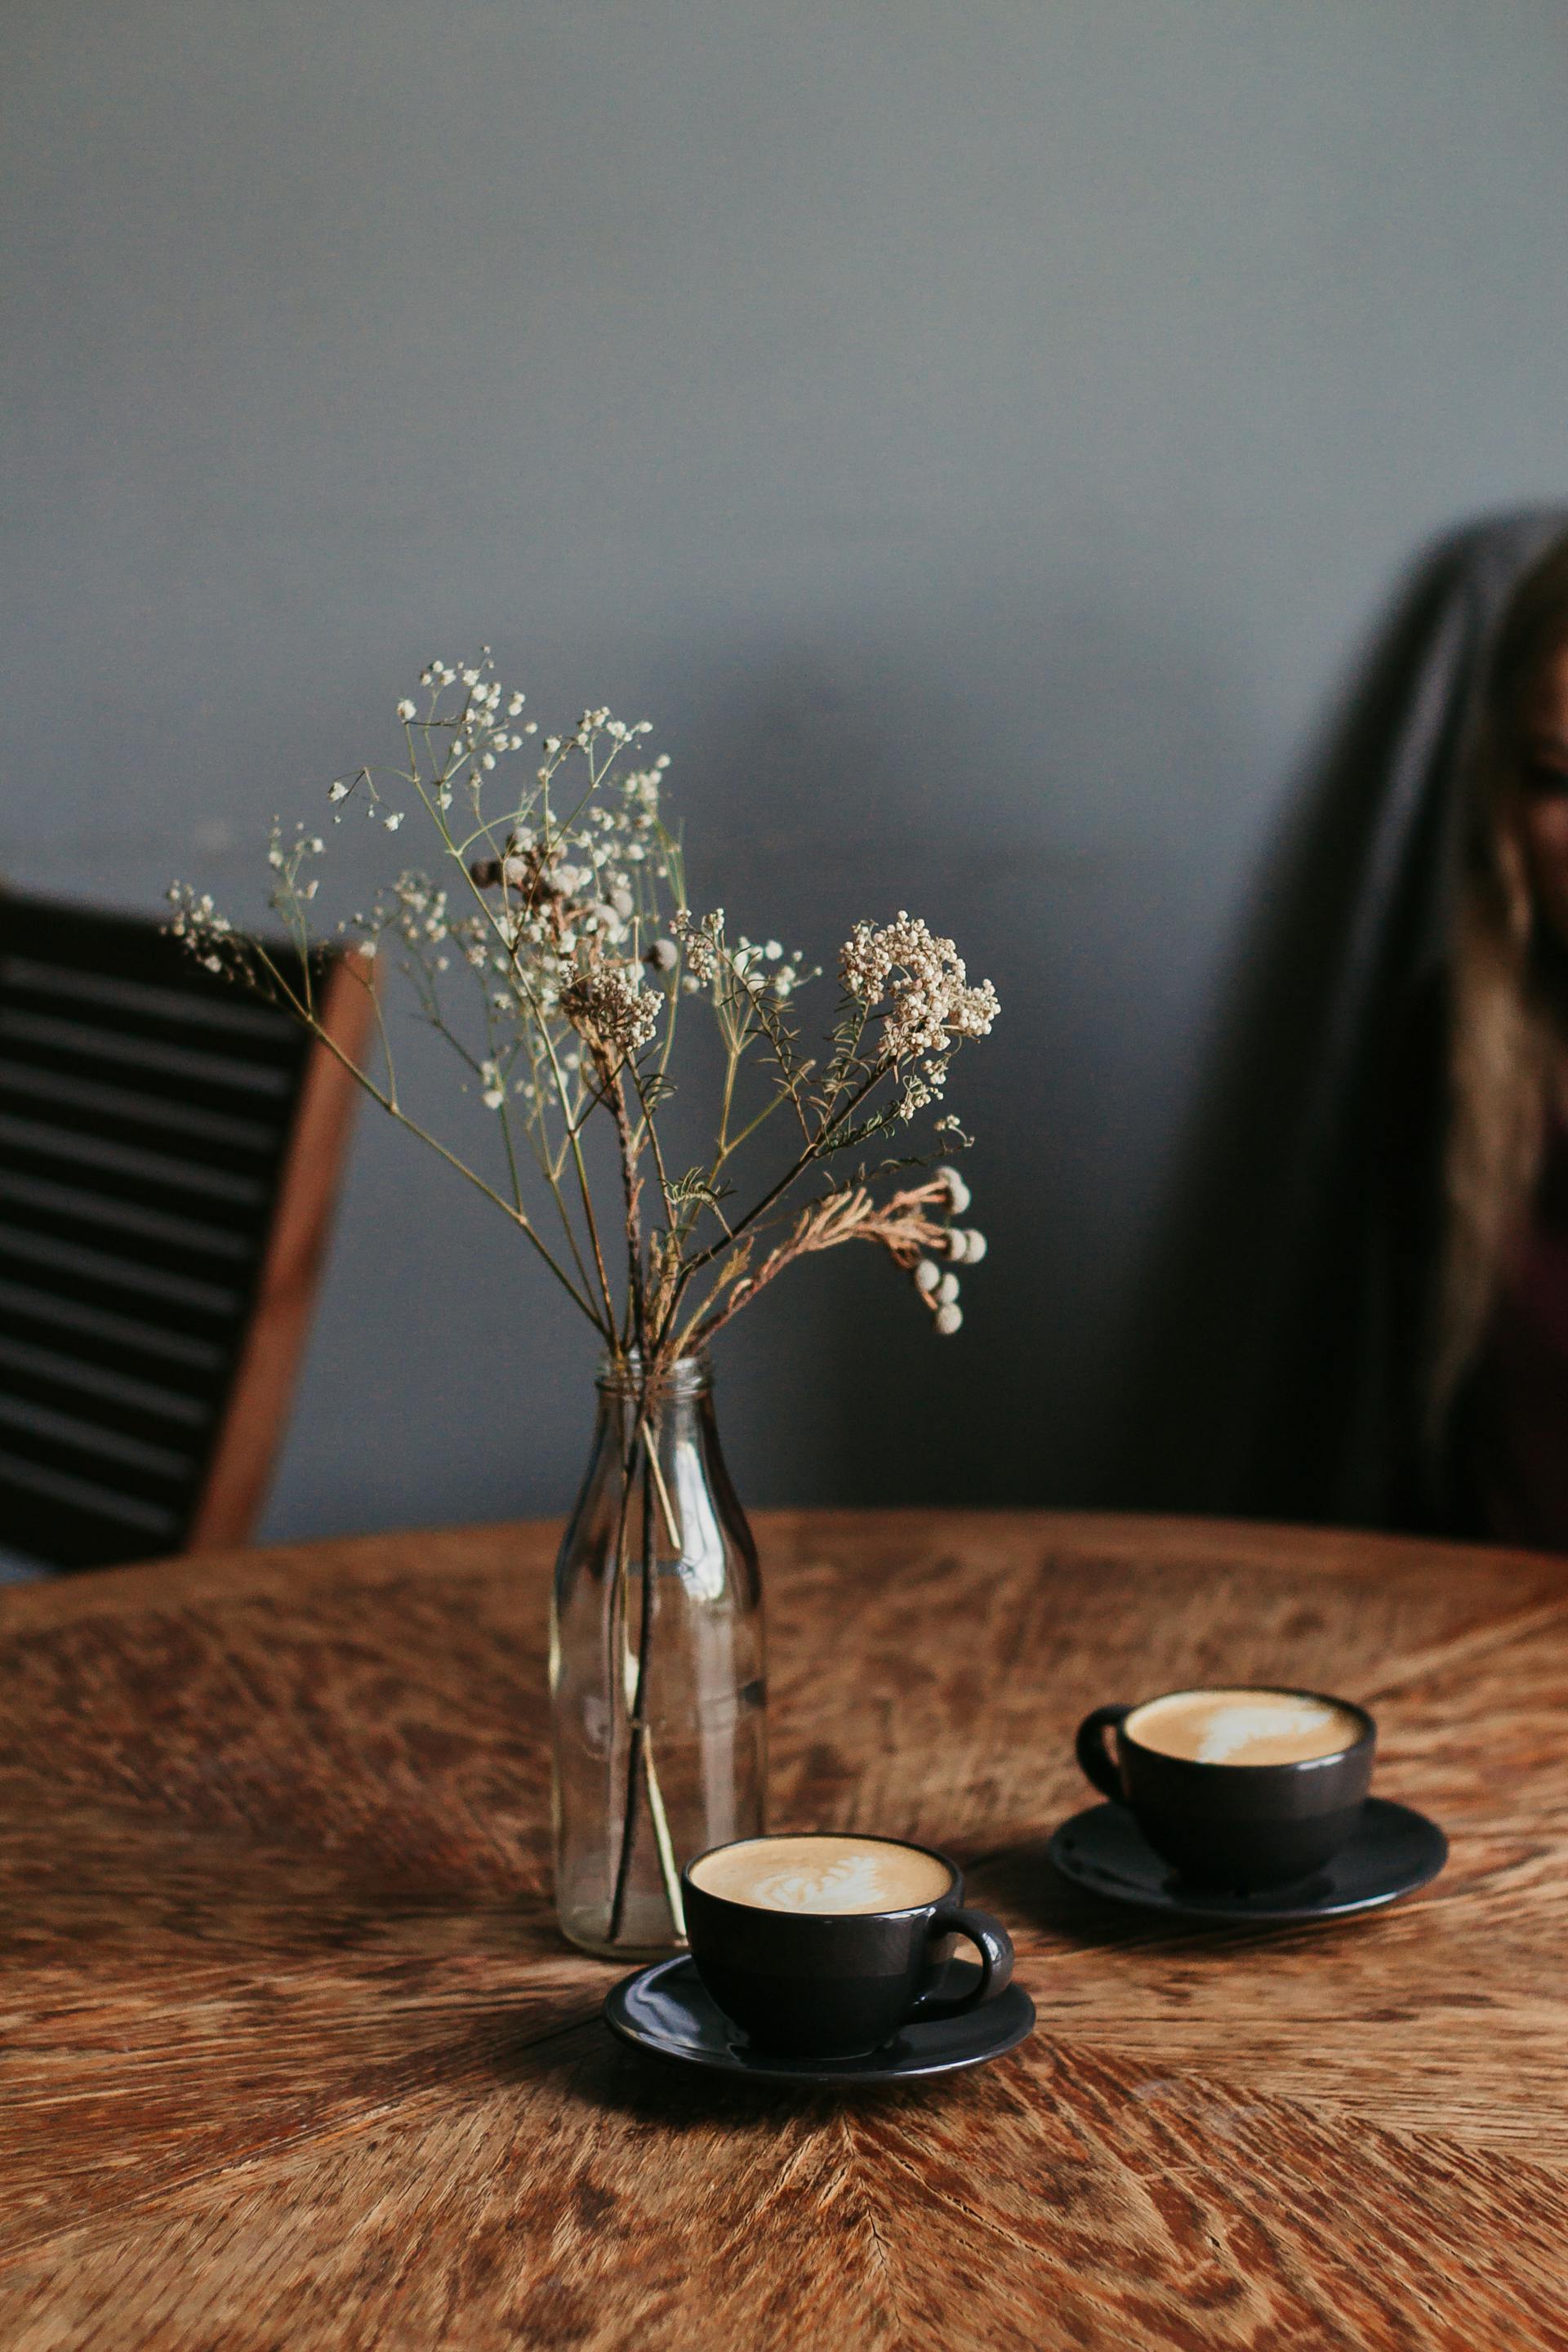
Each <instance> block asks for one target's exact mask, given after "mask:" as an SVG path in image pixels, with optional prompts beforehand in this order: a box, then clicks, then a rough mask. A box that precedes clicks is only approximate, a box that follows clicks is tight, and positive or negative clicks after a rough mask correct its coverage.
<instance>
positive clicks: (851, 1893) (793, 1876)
mask: <svg viewBox="0 0 1568 2352" xmlns="http://www.w3.org/2000/svg"><path fill="white" fill-rule="evenodd" d="M691 1879H692V1884H693V1885H696V1886H700V1887H701V1888H702V1889H703V1891H704V1893H706V1894H709V1895H721V1896H722V1897H723V1898H724V1899H725V1900H726V1901H727V1902H730V1903H749V1904H752V1905H753V1906H755V1907H756V1908H757V1909H758V1910H759V1911H801V1912H811V1913H815V1914H819V1915H820V1914H825V1913H826V1914H831V1913H840V1914H842V1913H850V1912H853V1913H858V1914H862V1915H863V1914H865V1913H867V1912H872V1911H908V1910H912V1909H913V1908H914V1907H915V1906H917V1905H919V1904H921V1903H934V1902H935V1901H936V1900H937V1899H938V1897H939V1896H940V1895H945V1894H946V1893H947V1891H948V1889H949V1887H950V1886H951V1885H952V1872H951V1871H950V1870H949V1869H948V1867H947V1865H946V1864H945V1863H943V1862H941V1861H939V1860H938V1858H937V1856H936V1855H935V1854H933V1853H923V1852H922V1851H921V1848H920V1847H919V1846H911V1845H897V1844H894V1843H892V1841H891V1840H890V1839H885V1838H857V1837H776V1838H748V1839H746V1840H745V1841H744V1843H742V1844H739V1845H727V1846H721V1847H720V1848H719V1849H718V1851H717V1852H716V1853H709V1854H704V1855H703V1856H702V1858H701V1860H700V1862H697V1863H694V1864H693V1865H692V1870H691Z"/></svg>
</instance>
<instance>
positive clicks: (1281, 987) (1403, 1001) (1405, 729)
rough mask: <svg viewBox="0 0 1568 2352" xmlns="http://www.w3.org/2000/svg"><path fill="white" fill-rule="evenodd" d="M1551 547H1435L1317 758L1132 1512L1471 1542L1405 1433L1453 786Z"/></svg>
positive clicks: (1166, 1265) (1180, 1282)
mask: <svg viewBox="0 0 1568 2352" xmlns="http://www.w3.org/2000/svg"><path fill="white" fill-rule="evenodd" d="M1565 530H1568V510H1558V509H1552V510H1538V511H1532V512H1530V513H1525V514H1520V515H1514V516H1510V517H1507V518H1505V519H1501V520H1494V521H1490V522H1486V523H1481V524H1478V525H1474V526H1472V527H1470V528H1468V529H1467V530H1462V531H1459V532H1458V533H1456V534H1455V535H1454V536H1453V537H1451V538H1449V539H1447V540H1446V541H1444V542H1443V543H1442V544H1441V545H1440V546H1438V547H1437V548H1436V550H1435V551H1434V552H1433V553H1432V554H1431V555H1430V556H1429V557H1428V558H1427V559H1426V561H1425V562H1423V563H1422V564H1421V565H1420V567H1419V568H1418V570H1417V571H1416V572H1415V576H1414V578H1413V580H1412V581H1411V583H1410V584H1409V586H1408V588H1407V590H1406V592H1405V594H1404V595H1403V597H1402V598H1401V600H1400V602H1399V604H1398V605H1397V608H1396V610H1395V611H1394V614H1393V617H1392V619H1391V621H1390V623H1389V624H1388V625H1387V626H1386V627H1385V628H1384V631H1383V633H1382V635H1381V636H1380V638H1379V641H1378V642H1377V644H1376V645H1375V646H1374V647H1373V651H1372V655H1371V657H1370V659H1369V660H1368V662H1367V664H1366V665H1365V667H1364V669H1363V674H1362V677H1361V678H1360V681H1359V683H1358V684H1357V685H1356V686H1355V687H1354V688H1353V689H1352V693H1351V694H1350V696H1349V697H1348V698H1347V701H1346V704H1345V707H1344V710H1343V712H1342V717H1341V719H1340V720H1339V722H1338V724H1337V725H1336V727H1335V729H1334V730H1333V733H1332V736H1331V740H1330V742H1329V745H1328V748H1327V751H1326V752H1325V753H1324V755H1323V757H1322V758H1321V760H1320V761H1318V762H1317V763H1316V765H1315V773H1314V777H1313V781H1312V783H1311V786H1310V791H1309V793H1308V794H1307V799H1306V811H1305V817H1304V821H1303V822H1302V823H1301V824H1300V827H1299V830H1298V834H1297V837H1296V839H1295V841H1294V842H1293V844H1292V845H1290V847H1289V853H1288V854H1287V855H1286V856H1284V857H1283V858H1282V859H1281V860H1280V862H1279V867H1278V868H1277V870H1276V872H1275V873H1274V875H1273V876H1272V877H1270V878H1269V880H1268V887H1267V890H1266V898H1267V905H1266V908H1265V916H1266V924H1265V927H1264V928H1263V929H1262V930H1261V931H1260V933H1259V935H1258V937H1256V938H1255V939H1254V940H1252V941H1251V942H1250V944H1249V945H1248V947H1247V950H1246V951H1245V952H1244V954H1243V955H1242V957H1241V959H1240V961H1239V966H1238V969H1237V972H1236V974H1235V975H1234V978H1233V982H1232V987H1231V998H1232V1003H1233V1005H1234V1007H1235V1018H1234V1021H1233V1024H1232V1029H1231V1034H1230V1035H1229V1037H1228V1039H1227V1041H1226V1046H1225V1049H1224V1052H1223V1055H1222V1068H1221V1071H1220V1074H1219V1076H1218V1077H1217V1078H1216V1080H1215V1085H1214V1087H1213V1088H1212V1090H1211V1095H1210V1098H1209V1100H1208V1102H1207V1105H1206V1107H1205V1110H1204V1111H1203V1113H1202V1114H1201V1115H1200V1118H1199V1120H1198V1122H1197V1126H1196V1129H1195V1131H1194V1138H1193V1139H1192V1140H1191V1144H1190V1148H1189V1152H1188V1160H1187V1166H1186V1169H1185V1171H1184V1177H1183V1179H1182V1180H1181V1184H1180V1197H1179V1198H1178V1201H1177V1204H1176V1207H1175V1208H1174V1209H1173V1212H1172V1219H1171V1224H1170V1228H1169V1231H1168V1233H1167V1234H1166V1236H1165V1237H1164V1241H1163V1245H1162V1250H1161V1252H1158V1253H1157V1254H1156V1262H1155V1264H1154V1265H1153V1266H1152V1269H1151V1274H1150V1278H1149V1281H1148V1284H1147V1286H1146V1315H1147V1327H1148V1328H1147V1338H1146V1365H1147V1367H1148V1370H1147V1374H1146V1378H1147V1388H1146V1392H1145V1395H1144V1397H1143V1400H1142V1405H1141V1407H1140V1408H1139V1409H1138V1411H1137V1412H1135V1414H1134V1416H1133V1418H1132V1423H1131V1439H1130V1452H1135V1453H1136V1454H1137V1456H1138V1460H1137V1462H1136V1465H1135V1466H1133V1467H1132V1468H1131V1472H1130V1475H1125V1476H1124V1477H1123V1478H1122V1479H1121V1493H1122V1494H1123V1496H1128V1497H1131V1498H1132V1499H1137V1500H1142V1501H1146V1502H1149V1503H1154V1504H1159V1505H1163V1506H1164V1507H1172V1506H1185V1507H1198V1508H1203V1509H1208V1510H1216V1509H1217V1510H1222V1511H1226V1512H1234V1513H1238V1514H1245V1515H1247V1516H1253V1517H1277V1518H1290V1519H1308V1520H1326V1521H1332V1522H1338V1523H1341V1524H1345V1525H1350V1526H1362V1527H1388V1528H1428V1529H1442V1530H1446V1531H1449V1532H1456V1533H1458V1532H1464V1531H1468V1524H1469V1518H1470V1513H1469V1507H1468V1502H1467V1500H1466V1497H1465V1496H1464V1495H1463V1493H1462V1491H1460V1490H1459V1488H1458V1486H1456V1485H1455V1484H1454V1482H1453V1481H1452V1480H1451V1479H1449V1478H1447V1476H1446V1475H1441V1472H1439V1475H1433V1468H1432V1465H1430V1464H1429V1463H1428V1462H1427V1461H1426V1459H1425V1458H1424V1455H1425V1453H1426V1449H1425V1447H1424V1444H1423V1433H1422V1427H1421V1421H1422V1413H1423V1399H1422V1391H1423V1377H1422V1376H1423V1369H1424V1361H1425V1353H1426V1345H1427V1342H1428V1337H1429V1333H1430V1329H1431V1318H1432V1310H1433V1302H1434V1292H1435V1285H1436V1275H1437V1272H1438V1266H1439V1245H1440V1238H1441V1230H1442V1219H1441V1193H1440V1184H1441V1172H1442V1155H1443V1139H1444V1136H1445V1134H1446V1131H1447V979H1448V969H1449V961H1450V955H1451V943H1452V939H1453V931H1454V919H1455V913H1456V908H1457V904H1458V893H1457V885H1458V846H1459V838H1460V821H1461V817H1462V814H1463V807H1464V797H1465V781H1466V778H1465V768H1466V761H1467V755H1468V747H1469V743H1470V740H1471V736H1472V732H1473V727H1474V720H1475V715H1476V709H1477V703H1478V698H1479V686H1480V682H1481V677H1482V665H1483V661H1484V657H1485V653H1486V648H1487V646H1488V641H1489V636H1490V634H1491V631H1492V629H1493V626H1494V625H1495V623H1496V621H1497V618H1498V616H1499V614H1500V612H1501V610H1502V608H1503V606H1504V605H1505V604H1506V603H1507V601H1508V599H1509V596H1510V593H1511V591H1512V589H1513V587H1514V585H1515V583H1516V582H1517V581H1518V580H1519V579H1520V578H1521V575H1522V573H1523V572H1525V570H1526V569H1527V568H1528V567H1529V566H1530V565H1531V563H1532V562H1534V561H1535V560H1536V558H1537V557H1538V556H1539V555H1541V554H1542V552H1544V551H1545V549H1546V548H1547V547H1548V546H1550V545H1551V543H1552V541H1554V540H1555V539H1557V538H1559V537H1560V536H1561V535H1562V534H1563V532H1564V531H1565Z"/></svg>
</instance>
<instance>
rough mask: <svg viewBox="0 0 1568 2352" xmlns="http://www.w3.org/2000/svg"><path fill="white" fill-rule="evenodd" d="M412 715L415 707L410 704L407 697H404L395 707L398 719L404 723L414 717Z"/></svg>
mask: <svg viewBox="0 0 1568 2352" xmlns="http://www.w3.org/2000/svg"><path fill="white" fill-rule="evenodd" d="M414 713H415V705H414V704H413V703H412V702H410V701H409V699H408V697H407V696H406V695H405V696H404V698H403V700H402V701H401V702H400V703H399V704H398V706H397V715H398V717H399V719H404V720H405V721H406V720H408V719H412V718H413V717H414Z"/></svg>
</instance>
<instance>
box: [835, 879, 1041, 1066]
mask: <svg viewBox="0 0 1568 2352" xmlns="http://www.w3.org/2000/svg"><path fill="white" fill-rule="evenodd" d="M838 970H839V976H840V978H841V979H842V981H843V982H844V987H845V990H846V992H847V994H848V995H850V996H853V997H854V998H855V999H856V1000H857V1001H858V1003H861V1004H865V1005H878V1004H881V1003H883V1002H884V1000H886V1011H885V1013H884V1015H883V1024H882V1047H883V1051H884V1053H885V1054H886V1055H888V1058H889V1060H890V1061H894V1062H900V1061H905V1060H907V1059H909V1058H910V1056H912V1055H919V1054H941V1053H942V1050H943V1049H944V1048H945V1047H946V1046H947V1045H949V1043H950V1042H951V1040H952V1039H953V1038H955V1037H984V1036H988V1035H989V1034H990V1030H991V1024H992V1023H993V1021H994V1019H995V1017H996V1014H997V1013H998V1012H999V1011H1000V1009H1001V1008H1000V1006H999V1004H998V1003H997V998H996V992H995V990H994V988H993V986H992V985H991V982H989V981H988V980H983V981H982V982H980V985H979V986H978V987H977V988H972V987H971V986H970V985H969V982H968V974H967V971H966V969H965V966H964V962H963V957H962V956H961V955H960V954H959V952H958V950H957V949H956V948H955V947H954V945H953V943H952V940H944V939H938V938H937V937H936V936H935V935H934V934H933V933H932V932H931V929H929V928H928V927H927V925H926V924H925V923H923V922H922V921H921V919H920V918H919V916H916V915H910V914H909V913H908V912H907V911H905V910H904V909H903V908H900V911H899V915H898V919H897V920H896V921H894V922H891V923H884V924H882V925H880V926H879V925H877V924H873V923H864V922H862V923H857V924H856V926H855V929H854V930H853V931H852V932H851V933H850V936H849V938H848V939H847V940H846V941H845V944H844V948H843V950H842V952H841V954H840V956H839V960H838ZM932 1076H933V1074H932V1073H931V1071H928V1072H927V1073H926V1077H927V1082H928V1084H930V1083H931V1080H932ZM936 1083H937V1084H938V1085H940V1080H937V1081H936ZM930 1099H931V1097H930V1095H929V1094H928V1095H927V1096H926V1097H925V1100H927V1101H929V1100H930Z"/></svg>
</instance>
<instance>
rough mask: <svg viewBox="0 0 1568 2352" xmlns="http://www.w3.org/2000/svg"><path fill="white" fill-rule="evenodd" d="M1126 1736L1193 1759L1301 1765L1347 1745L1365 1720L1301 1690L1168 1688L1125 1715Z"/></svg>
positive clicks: (1163, 1752)
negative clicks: (1163, 1695) (1166, 1691)
mask: <svg viewBox="0 0 1568 2352" xmlns="http://www.w3.org/2000/svg"><path fill="white" fill-rule="evenodd" d="M1125 1728H1126V1732H1127V1736H1128V1738H1131V1739H1135V1740H1136V1741H1137V1742H1138V1745H1139V1746H1140V1747H1141V1748H1153V1749H1154V1751H1155V1753H1156V1754H1157V1755H1161V1756H1177V1757H1184V1758H1186V1759H1188V1760H1190V1761H1191V1762H1193V1763H1196V1764H1304V1763H1308V1762H1310V1761H1311V1759H1314V1758H1316V1757H1320V1756H1338V1755H1339V1754H1340V1753H1341V1752H1342V1750H1343V1749H1345V1748H1353V1747H1354V1746H1355V1743H1356V1741H1357V1740H1358V1739H1360V1738H1361V1737H1362V1735H1363V1731H1364V1730H1365V1728H1366V1727H1365V1724H1364V1722H1363V1719H1362V1717H1360V1716H1358V1715H1356V1714H1354V1713H1352V1710H1351V1709H1350V1708H1349V1707H1347V1706H1337V1705H1336V1704H1335V1703H1334V1701H1333V1700H1332V1699H1328V1698H1317V1697H1314V1696H1310V1694H1308V1693H1306V1692H1302V1691H1285V1690H1190V1691H1173V1692H1172V1693H1171V1694H1170V1696H1168V1697H1166V1698H1155V1699H1150V1700H1149V1701H1148V1703H1147V1704H1146V1705H1145V1706H1140V1707H1134V1708H1133V1710H1132V1712H1131V1715H1129V1716H1128V1717H1127V1718H1126V1725H1125Z"/></svg>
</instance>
